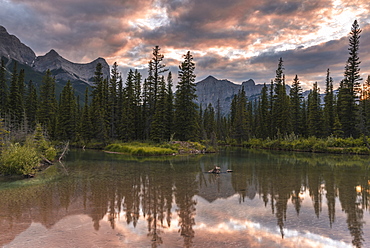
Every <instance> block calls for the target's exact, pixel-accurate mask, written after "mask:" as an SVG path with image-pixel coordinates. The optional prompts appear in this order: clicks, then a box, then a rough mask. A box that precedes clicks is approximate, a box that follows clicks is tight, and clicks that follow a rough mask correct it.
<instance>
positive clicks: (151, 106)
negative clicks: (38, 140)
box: [0, 46, 199, 145]
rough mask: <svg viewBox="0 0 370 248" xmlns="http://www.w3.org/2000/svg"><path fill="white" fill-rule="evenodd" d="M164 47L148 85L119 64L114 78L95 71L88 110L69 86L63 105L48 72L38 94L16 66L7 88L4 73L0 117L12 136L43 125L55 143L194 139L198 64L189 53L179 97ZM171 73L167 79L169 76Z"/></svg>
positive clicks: (0, 79) (99, 67)
mask: <svg viewBox="0 0 370 248" xmlns="http://www.w3.org/2000/svg"><path fill="white" fill-rule="evenodd" d="M163 57H164V56H163V55H162V54H161V53H160V48H159V47H158V46H156V47H155V48H153V54H152V59H151V60H150V61H149V71H148V72H149V73H148V77H147V78H145V79H144V80H143V78H142V75H141V74H140V73H139V72H138V71H137V70H135V71H133V70H130V71H129V72H128V75H127V78H126V81H125V82H123V79H122V76H121V74H120V73H119V71H118V65H117V63H115V64H114V65H113V67H112V70H111V75H110V78H103V73H102V65H101V64H98V65H97V66H96V70H95V76H94V86H93V87H92V90H91V91H90V90H89V87H86V91H85V99H84V104H83V106H80V104H79V102H80V101H79V99H77V98H76V96H75V94H74V89H73V87H72V84H71V83H70V82H67V84H66V85H65V87H64V88H63V90H62V92H61V94H60V96H59V100H57V97H56V94H55V78H54V77H53V76H52V73H51V72H50V70H48V71H46V73H45V75H44V77H43V80H42V82H41V85H40V89H39V93H37V90H36V88H35V86H34V84H33V83H32V82H29V83H28V85H26V84H25V82H24V70H20V71H18V70H17V64H15V65H14V69H13V73H12V74H11V77H10V83H9V85H10V88H9V89H8V87H7V85H8V84H7V79H6V70H5V65H4V62H2V66H1V70H0V90H1V91H0V101H1V102H0V107H1V108H0V114H1V117H2V118H3V120H4V126H5V129H6V130H8V131H10V134H8V135H10V137H12V138H13V139H14V138H15V139H16V138H17V137H16V136H17V135H18V136H22V135H24V134H27V133H32V132H33V131H34V129H35V127H36V124H38V123H39V124H41V125H42V127H43V128H44V130H45V131H46V133H47V134H48V136H49V138H50V139H52V140H61V141H67V140H68V141H72V142H77V143H80V144H83V145H85V144H88V143H91V142H98V143H104V144H105V143H108V142H109V141H112V140H122V141H133V140H153V141H158V142H160V141H167V140H170V139H171V138H176V139H180V140H195V139H197V137H198V135H197V133H198V129H199V128H198V106H197V105H196V103H195V102H194V100H195V98H196V95H195V84H194V81H195V74H194V70H195V64H194V62H193V56H192V54H191V53H190V52H188V53H187V54H185V55H184V60H183V62H181V64H180V65H179V71H178V78H179V82H178V85H177V87H176V88H177V90H176V93H173V91H172V88H173V78H172V73H171V72H168V73H167V74H166V72H167V71H168V69H167V68H166V66H165V65H164V64H163ZM165 74H166V75H165Z"/></svg>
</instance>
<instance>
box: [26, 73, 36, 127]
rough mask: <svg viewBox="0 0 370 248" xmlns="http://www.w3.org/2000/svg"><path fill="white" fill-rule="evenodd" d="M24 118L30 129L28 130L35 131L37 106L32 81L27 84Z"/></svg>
mask: <svg viewBox="0 0 370 248" xmlns="http://www.w3.org/2000/svg"><path fill="white" fill-rule="evenodd" d="M26 103H27V104H26V105H25V108H26V117H27V122H28V125H29V127H30V130H31V131H33V130H35V127H36V116H37V106H38V100H37V92H36V87H35V85H34V84H33V82H32V80H31V81H30V82H29V83H28V93H27V96H26Z"/></svg>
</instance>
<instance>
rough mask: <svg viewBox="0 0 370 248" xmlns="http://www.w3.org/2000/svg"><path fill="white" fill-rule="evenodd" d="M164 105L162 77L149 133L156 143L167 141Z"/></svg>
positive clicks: (165, 94)
mask: <svg viewBox="0 0 370 248" xmlns="http://www.w3.org/2000/svg"><path fill="white" fill-rule="evenodd" d="M166 103H167V92H166V83H165V80H164V77H162V78H161V80H160V81H159V87H158V96H157V104H156V109H155V112H154V116H153V122H152V128H151V132H150V137H151V139H152V140H154V141H157V142H160V141H165V140H168V135H167V132H166V127H167V123H168V120H167V117H168V116H167V108H166Z"/></svg>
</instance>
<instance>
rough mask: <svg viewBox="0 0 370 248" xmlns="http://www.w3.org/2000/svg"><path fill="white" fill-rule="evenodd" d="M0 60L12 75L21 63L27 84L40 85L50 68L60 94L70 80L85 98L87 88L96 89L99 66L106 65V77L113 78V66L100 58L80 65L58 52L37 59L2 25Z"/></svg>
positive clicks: (77, 92)
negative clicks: (15, 66) (14, 67)
mask: <svg viewBox="0 0 370 248" xmlns="http://www.w3.org/2000/svg"><path fill="white" fill-rule="evenodd" d="M0 57H1V58H2V59H3V60H4V61H5V63H6V69H7V71H8V73H9V75H10V73H11V71H12V70H13V66H14V63H15V62H17V63H18V69H24V70H25V74H26V78H25V79H26V82H27V83H28V81H29V80H32V81H33V82H34V83H35V84H36V86H39V85H40V83H41V81H42V77H43V75H44V73H45V71H46V70H47V69H49V70H50V71H51V73H52V75H53V76H54V77H55V79H56V91H57V94H58V93H59V92H61V90H62V88H63V87H64V85H65V84H66V83H67V81H68V80H69V81H71V83H72V85H73V87H74V88H75V90H76V94H77V95H79V96H80V98H81V99H83V95H84V91H85V88H86V85H89V86H92V85H93V83H94V82H93V77H94V73H95V68H96V65H97V64H98V63H101V64H102V68H103V69H102V71H103V76H104V77H109V75H110V69H109V65H108V63H107V62H106V61H105V59H103V58H97V59H96V60H94V61H92V62H90V63H87V64H78V63H73V62H71V61H68V60H67V59H65V58H63V57H62V56H60V55H59V54H58V53H57V52H56V51H55V50H50V52H48V53H47V54H45V55H44V56H36V54H35V52H34V51H33V50H32V49H31V48H29V47H28V46H26V45H25V44H23V43H22V42H21V41H20V40H19V39H18V38H17V37H16V36H14V35H10V34H9V33H8V32H7V30H6V29H5V28H4V27H3V26H0Z"/></svg>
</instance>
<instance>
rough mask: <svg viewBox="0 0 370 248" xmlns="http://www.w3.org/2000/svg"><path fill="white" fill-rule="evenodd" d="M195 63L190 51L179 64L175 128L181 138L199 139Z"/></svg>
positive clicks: (177, 135)
mask: <svg viewBox="0 0 370 248" xmlns="http://www.w3.org/2000/svg"><path fill="white" fill-rule="evenodd" d="M194 70H195V64H194V62H193V55H191V53H190V51H188V52H187V53H186V54H185V55H184V61H183V62H182V63H181V65H180V66H179V82H178V85H177V91H176V96H175V130H176V137H177V138H178V139H179V140H195V139H198V137H199V134H198V132H199V131H198V130H199V123H198V111H197V110H198V106H197V104H196V103H195V102H194V101H195V100H196V98H197V95H196V93H195V92H196V88H195V83H194V82H195V77H196V76H195V74H194Z"/></svg>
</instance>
